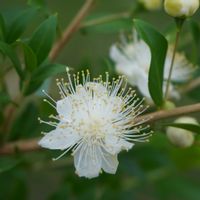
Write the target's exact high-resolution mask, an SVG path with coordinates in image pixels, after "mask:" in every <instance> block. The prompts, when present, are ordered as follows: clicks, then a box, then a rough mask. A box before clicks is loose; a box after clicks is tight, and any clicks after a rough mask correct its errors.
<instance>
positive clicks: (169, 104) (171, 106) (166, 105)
mask: <svg viewBox="0 0 200 200" xmlns="http://www.w3.org/2000/svg"><path fill="white" fill-rule="evenodd" d="M162 108H163V109H164V110H171V109H174V108H176V105H175V104H174V103H173V102H171V101H165V103H164V105H163V107H162Z"/></svg>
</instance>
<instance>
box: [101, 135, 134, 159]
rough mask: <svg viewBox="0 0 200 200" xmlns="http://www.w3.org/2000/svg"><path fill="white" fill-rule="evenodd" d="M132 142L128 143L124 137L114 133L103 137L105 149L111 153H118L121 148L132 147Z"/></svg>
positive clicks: (127, 148)
mask: <svg viewBox="0 0 200 200" xmlns="http://www.w3.org/2000/svg"><path fill="white" fill-rule="evenodd" d="M133 145H134V144H133V143H130V142H128V141H126V140H124V139H121V138H119V137H117V136H115V135H111V134H110V135H106V137H105V147H106V150H107V151H108V152H109V153H110V154H112V155H115V154H118V153H119V152H120V151H122V150H127V151H128V150H129V149H131V148H132V147H133Z"/></svg>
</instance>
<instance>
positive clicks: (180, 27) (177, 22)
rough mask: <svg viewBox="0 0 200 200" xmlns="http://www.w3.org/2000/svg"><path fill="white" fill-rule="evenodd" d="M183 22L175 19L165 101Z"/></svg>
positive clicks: (166, 95) (181, 19) (180, 19)
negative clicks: (174, 32)
mask: <svg viewBox="0 0 200 200" xmlns="http://www.w3.org/2000/svg"><path fill="white" fill-rule="evenodd" d="M184 21H185V19H184V18H175V22H176V27H177V32H176V40H175V45H174V50H173V55H172V61H171V65H170V70H169V76H168V79H167V86H166V91H165V100H167V99H168V95H169V87H170V83H171V78H172V72H173V66H174V61H175V57H176V50H177V47H178V42H179V38H180V33H181V29H182V26H183V23H184Z"/></svg>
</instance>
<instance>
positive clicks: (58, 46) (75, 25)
mask: <svg viewBox="0 0 200 200" xmlns="http://www.w3.org/2000/svg"><path fill="white" fill-rule="evenodd" d="M93 2H94V0H86V1H85V4H84V5H83V6H82V8H81V9H80V11H79V12H78V13H77V15H76V16H75V17H74V19H73V20H72V22H71V23H70V24H69V26H68V27H67V28H66V30H65V31H64V33H63V34H62V36H61V38H60V39H59V40H58V41H57V42H56V43H55V45H54V46H53V48H52V50H51V52H50V54H49V59H50V60H52V61H53V60H55V58H56V57H57V56H58V54H59V53H60V51H61V50H62V49H63V47H64V46H65V44H66V43H67V42H68V41H69V39H70V38H71V36H72V34H73V33H74V32H76V31H77V30H78V29H79V27H80V24H81V21H82V19H83V18H84V17H85V16H86V15H87V13H88V11H89V10H90V8H91V7H92V5H93Z"/></svg>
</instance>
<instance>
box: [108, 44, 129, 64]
mask: <svg viewBox="0 0 200 200" xmlns="http://www.w3.org/2000/svg"><path fill="white" fill-rule="evenodd" d="M110 57H111V59H112V60H113V61H114V62H116V63H118V64H125V63H128V62H129V60H128V59H127V57H126V56H125V55H124V54H123V52H121V51H120V50H119V48H118V47H117V46H116V45H112V46H111V48H110Z"/></svg>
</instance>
